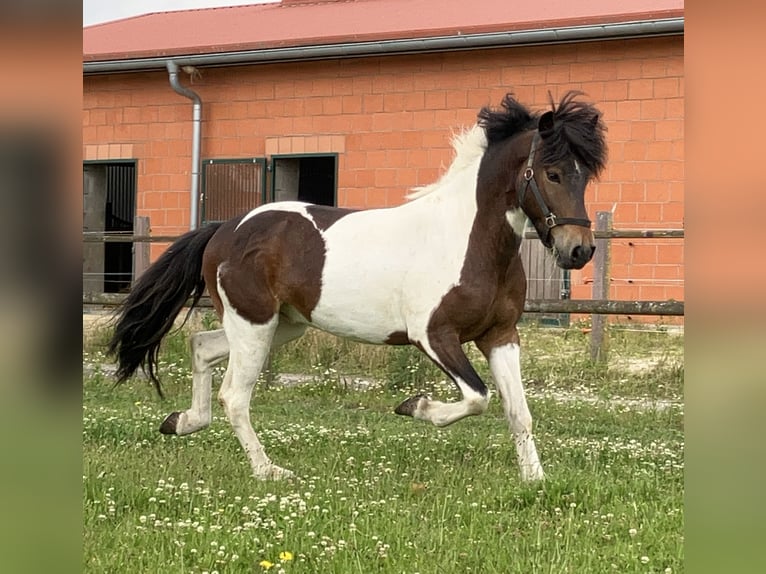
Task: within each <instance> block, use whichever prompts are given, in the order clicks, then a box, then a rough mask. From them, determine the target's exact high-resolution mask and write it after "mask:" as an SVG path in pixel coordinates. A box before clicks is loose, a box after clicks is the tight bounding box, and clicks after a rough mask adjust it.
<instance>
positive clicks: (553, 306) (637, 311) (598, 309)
mask: <svg viewBox="0 0 766 574" xmlns="http://www.w3.org/2000/svg"><path fill="white" fill-rule="evenodd" d="M125 297H127V295H125V294H124V293H83V296H82V303H83V305H101V306H104V307H116V306H117V305H120V304H121V303H122V302H123V301H124V300H125ZM188 305H191V299H189V301H187V306H188ZM197 306H198V307H203V308H212V306H213V304H212V302H211V300H210V297H207V296H205V297H202V298H201V299H200V300H199V303H198V304H197ZM524 312H525V313H596V314H601V315H667V316H680V315H683V314H684V302H683V301H673V300H670V301H612V300H604V299H602V300H593V299H560V300H559V299H556V300H546V299H530V300H528V301H526V302H525V303H524Z"/></svg>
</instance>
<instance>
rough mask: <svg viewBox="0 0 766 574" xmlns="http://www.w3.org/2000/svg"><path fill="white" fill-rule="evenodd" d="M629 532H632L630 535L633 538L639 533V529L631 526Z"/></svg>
mask: <svg viewBox="0 0 766 574" xmlns="http://www.w3.org/2000/svg"><path fill="white" fill-rule="evenodd" d="M628 534H630V537H631V538H633V537H634V536H635V535H636V534H638V530H636V529H635V528H631V529H630V530H628Z"/></svg>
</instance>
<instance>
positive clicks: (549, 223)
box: [519, 131, 591, 245]
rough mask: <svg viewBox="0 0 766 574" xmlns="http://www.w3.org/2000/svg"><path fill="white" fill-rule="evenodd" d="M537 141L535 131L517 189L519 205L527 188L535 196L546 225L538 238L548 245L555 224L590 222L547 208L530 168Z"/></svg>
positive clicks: (522, 202) (584, 225) (587, 224)
mask: <svg viewBox="0 0 766 574" xmlns="http://www.w3.org/2000/svg"><path fill="white" fill-rule="evenodd" d="M539 142H540V132H537V131H536V132H535V135H534V136H533V137H532V147H531V148H530V150H529V159H527V167H526V169H525V170H524V174H523V176H522V177H523V178H524V183H523V184H522V186H521V188H520V189H519V206H521V205H523V204H524V196H525V195H526V193H527V188H531V189H532V195H533V196H534V197H535V201H536V202H537V205H538V207H539V208H540V211H541V212H542V213H543V217H544V218H545V226H546V227H545V231H544V236H543V237H541V238H540V239H541V240H542V242H543V244H545V245H548V244H549V239H550V234H551V229H553V228H554V227H556V226H557V225H579V226H580V227H587V228H588V229H590V226H591V222H590V219H581V218H579V217H558V216H557V215H556V214H555V213H553V212H552V211H551V210H550V209H549V208H548V205H547V204H546V203H545V200H544V199H543V196H542V194H541V193H540V188H539V187H537V182H536V181H535V170H534V169H533V168H532V164H534V162H535V153H536V152H537V146H538V145H539Z"/></svg>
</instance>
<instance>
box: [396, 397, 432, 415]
mask: <svg viewBox="0 0 766 574" xmlns="http://www.w3.org/2000/svg"><path fill="white" fill-rule="evenodd" d="M420 399H428V395H415V396H414V397H410V398H409V399H407V400H406V401H404V402H403V403H402V404H400V405H399V406H398V407H396V408H395V409H394V412H395V413H396V414H397V415H402V416H405V417H412V416H415V410H416V409H417V408H418V403H420Z"/></svg>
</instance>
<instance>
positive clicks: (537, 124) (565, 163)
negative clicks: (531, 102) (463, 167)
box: [479, 92, 606, 269]
mask: <svg viewBox="0 0 766 574" xmlns="http://www.w3.org/2000/svg"><path fill="white" fill-rule="evenodd" d="M578 95H580V92H568V93H567V94H566V95H565V96H564V97H563V98H562V100H561V102H560V103H559V104H558V106H556V105H555V104H554V103H553V101H552V100H551V110H550V111H547V112H545V113H544V114H542V115H537V114H533V113H531V112H530V111H529V110H528V109H527V108H526V107H524V106H523V105H521V104H520V103H519V102H517V101H516V100H515V99H514V98H513V96H512V95H511V94H507V95H506V96H505V98H504V99H503V101H502V104H501V105H502V110H497V111H495V110H491V109H489V108H486V107H485V108H482V110H481V111H480V112H479V125H480V126H482V127H483V128H484V132H485V135H486V139H487V152H486V153H485V155H484V158H483V160H482V166H483V167H482V168H481V169H480V174H479V175H480V177H479V179H480V180H482V181H483V182H484V186H485V187H487V188H488V189H491V188H493V186H497V187H495V189H496V190H498V191H499V192H500V193H504V194H505V198H506V201H505V203H506V210H507V211H506V213H507V214H508V212H510V211H514V210H518V209H519V208H521V210H522V211H523V212H524V214H525V215H526V216H527V217H528V218H529V219H530V220H531V221H532V224H533V225H534V226H535V229H536V230H537V233H538V235H539V236H540V240H541V241H542V242H543V244H544V245H545V246H546V247H548V248H550V249H552V250H553V252H554V253H555V255H556V263H558V265H559V266H560V267H563V268H564V269H580V268H581V267H583V266H584V265H585V264H586V263H587V262H588V261H590V259H591V257H593V251H594V249H595V244H594V241H593V233H592V232H591V230H590V221H589V220H588V214H587V212H586V210H585V187H586V186H587V185H588V182H589V181H590V179H591V178H593V177H597V176H598V174H599V172H600V171H601V170H602V169H603V168H604V164H605V162H606V143H605V138H604V131H605V129H606V128H605V127H604V124H603V123H602V122H601V119H600V118H601V114H600V113H599V112H598V110H597V109H596V108H595V107H593V106H592V105H591V104H588V103H584V102H581V101H577V99H576V98H577V96H578ZM507 166H511V169H513V170H516V169H517V170H518V171H517V172H512V173H511V174H508V173H507V171H505V169H507ZM508 175H510V182H508V180H506V179H505V178H506V177H508ZM501 188H502V189H501ZM513 192H515V193H513Z"/></svg>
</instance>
